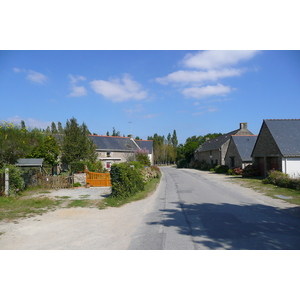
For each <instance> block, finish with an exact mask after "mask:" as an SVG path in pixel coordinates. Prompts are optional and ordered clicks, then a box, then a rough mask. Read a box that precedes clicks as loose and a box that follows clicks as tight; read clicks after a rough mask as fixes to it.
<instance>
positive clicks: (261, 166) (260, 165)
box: [258, 157, 265, 176]
mask: <svg viewBox="0 0 300 300" xmlns="http://www.w3.org/2000/svg"><path fill="white" fill-rule="evenodd" d="M258 168H259V171H260V175H261V176H264V175H265V161H264V158H263V157H259V158H258Z"/></svg>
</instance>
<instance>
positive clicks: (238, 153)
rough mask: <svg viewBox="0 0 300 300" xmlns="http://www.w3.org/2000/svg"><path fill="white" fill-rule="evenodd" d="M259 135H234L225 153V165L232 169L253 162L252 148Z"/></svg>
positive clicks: (243, 166)
mask: <svg viewBox="0 0 300 300" xmlns="http://www.w3.org/2000/svg"><path fill="white" fill-rule="evenodd" d="M256 139H257V135H232V136H231V139H230V142H229V145H228V149H227V152H226V155H225V165H227V166H228V167H229V168H230V169H232V168H238V167H240V168H242V169H244V168H245V167H246V166H247V165H251V164H252V157H251V154H252V150H253V147H254V145H255V142H256Z"/></svg>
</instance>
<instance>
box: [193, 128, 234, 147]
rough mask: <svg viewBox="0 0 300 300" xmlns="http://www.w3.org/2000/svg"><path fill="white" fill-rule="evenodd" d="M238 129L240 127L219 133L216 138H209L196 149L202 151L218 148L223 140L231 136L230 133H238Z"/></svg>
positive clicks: (225, 140)
mask: <svg viewBox="0 0 300 300" xmlns="http://www.w3.org/2000/svg"><path fill="white" fill-rule="evenodd" d="M239 130H240V129H237V130H234V131H231V132H229V133H226V134H223V135H220V136H218V137H216V138H213V139H210V140H208V141H206V142H204V143H203V144H202V145H200V146H199V147H198V149H197V150H196V151H199V152H204V151H210V150H216V149H219V148H220V147H221V146H222V145H223V144H224V143H225V142H227V141H228V140H229V139H230V138H231V136H232V135H235V134H236V133H238V131H239Z"/></svg>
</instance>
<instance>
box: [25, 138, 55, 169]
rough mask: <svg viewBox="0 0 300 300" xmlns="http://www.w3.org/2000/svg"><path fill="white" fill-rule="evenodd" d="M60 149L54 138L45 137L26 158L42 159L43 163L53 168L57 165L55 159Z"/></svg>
mask: <svg viewBox="0 0 300 300" xmlns="http://www.w3.org/2000/svg"><path fill="white" fill-rule="evenodd" d="M59 152H60V149H59V145H58V143H57V141H56V139H55V137H54V136H51V135H46V136H44V137H43V139H42V141H41V142H40V143H39V145H37V146H36V147H34V148H33V150H32V151H31V153H30V154H29V155H28V157H31V158H44V161H45V163H47V164H49V165H51V166H53V165H55V164H57V158H58V155H59Z"/></svg>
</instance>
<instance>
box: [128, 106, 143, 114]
mask: <svg viewBox="0 0 300 300" xmlns="http://www.w3.org/2000/svg"><path fill="white" fill-rule="evenodd" d="M143 110H144V107H143V106H142V105H141V104H138V105H136V106H135V108H131V109H124V112H126V113H127V114H130V115H132V114H134V113H139V112H141V111H143Z"/></svg>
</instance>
